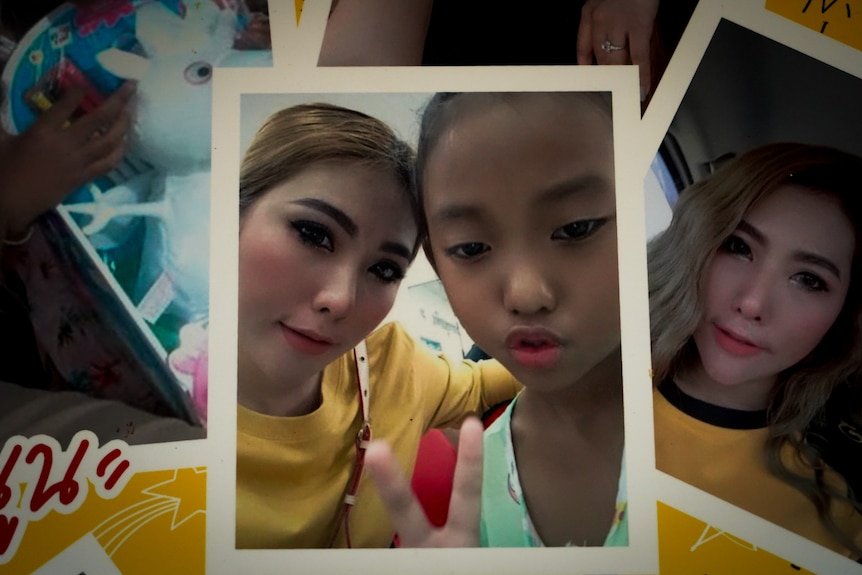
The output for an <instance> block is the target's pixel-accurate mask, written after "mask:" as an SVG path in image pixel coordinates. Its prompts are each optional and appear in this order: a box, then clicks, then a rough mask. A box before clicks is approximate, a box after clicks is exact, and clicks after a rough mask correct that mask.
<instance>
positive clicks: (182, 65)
mask: <svg viewBox="0 0 862 575" xmlns="http://www.w3.org/2000/svg"><path fill="white" fill-rule="evenodd" d="M135 17H136V36H137V39H138V41H139V42H140V46H141V48H142V49H143V53H144V54H143V55H140V54H137V53H132V52H125V51H122V50H119V49H117V48H110V49H108V50H105V51H103V52H100V53H99V54H98V55H97V60H98V61H99V63H100V64H101V65H102V66H103V67H104V68H105V69H106V70H108V71H109V72H111V73H112V74H114V75H115V76H118V77H120V78H126V79H132V80H136V81H137V82H138V89H137V92H138V95H137V110H136V119H135V127H134V136H133V141H132V148H131V151H132V153H133V154H134V155H135V156H136V157H137V158H140V159H142V160H144V161H145V162H147V163H148V164H149V165H151V166H152V167H153V169H152V170H150V171H146V172H144V173H143V174H141V175H139V176H137V177H134V178H132V179H130V180H128V181H127V182H124V183H123V184H121V185H119V186H117V187H116V188H113V189H110V190H107V191H105V192H104V193H100V194H94V201H93V202H92V203H89V204H76V205H73V206H69V207H70V209H72V211H76V212H79V213H86V214H88V215H90V216H91V220H90V221H89V223H88V225H85V226H83V231H84V233H86V234H88V235H92V234H97V232H99V231H100V230H102V229H103V228H104V226H105V225H106V224H107V223H108V221H109V220H111V219H112V218H114V217H118V216H123V217H128V216H145V217H148V218H150V219H149V220H148V221H149V223H148V229H147V240H146V241H145V246H144V252H143V254H144V255H143V256H142V260H141V268H140V274H139V278H138V288H136V291H138V295H141V294H145V295H144V296H143V301H142V303H141V304H139V309H141V307H142V306H144V305H145V304H144V302H145V301H147V299H148V298H149V300H150V304H147V305H148V306H149V308H150V311H149V312H148V313H144V312H142V313H143V315H144V317H145V318H146V319H149V320H150V321H155V318H156V317H157V316H158V315H159V314H161V313H162V311H164V310H165V308H166V307H167V306H168V305H169V306H170V310H171V311H172V313H174V314H175V315H177V316H178V317H180V318H181V319H182V320H183V321H185V322H189V321H195V320H200V319H201V318H202V317H205V316H206V315H208V305H209V297H208V293H209V292H208V290H209V203H210V193H209V192H210V149H211V122H212V75H213V68H215V67H218V66H238V65H239V66H253V65H258V66H265V65H271V63H272V53H271V52H270V51H238V50H234V49H233V48H232V45H233V41H234V34H235V31H236V22H237V14H236V12H235V11H233V10H231V9H229V8H224V9H221V8H219V7H218V6H216V4H215V3H214V1H213V0H204V1H201V2H189V3H188V4H187V5H186V9H185V15H184V17H181V16H179V15H177V14H175V13H174V12H172V11H171V10H169V9H168V8H167V7H165V6H164V5H163V4H162V3H161V2H158V1H154V2H151V3H148V4H144V5H142V6H140V7H139V8H138V10H137V12H136V16H135ZM154 293H158V294H159V295H156V296H153V294H154ZM154 299H155V300H160V303H155V304H153V303H152V301H153V300H154ZM153 310H155V311H153ZM148 314H149V315H150V316H151V317H147V315H148Z"/></svg>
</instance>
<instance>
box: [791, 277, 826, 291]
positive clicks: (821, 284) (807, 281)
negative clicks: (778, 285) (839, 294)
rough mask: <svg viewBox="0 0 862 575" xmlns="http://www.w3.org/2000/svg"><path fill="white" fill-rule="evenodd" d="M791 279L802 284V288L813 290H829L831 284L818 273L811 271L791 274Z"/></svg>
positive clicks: (797, 283) (799, 284)
mask: <svg viewBox="0 0 862 575" xmlns="http://www.w3.org/2000/svg"><path fill="white" fill-rule="evenodd" d="M790 281H792V282H793V283H795V284H796V285H798V286H800V287H801V288H802V289H805V290H807V291H812V292H825V291H829V286H828V285H827V284H826V282H825V281H824V280H823V278H821V277H820V276H818V275H817V274H814V273H811V272H799V273H797V274H794V275H793V276H791V278H790Z"/></svg>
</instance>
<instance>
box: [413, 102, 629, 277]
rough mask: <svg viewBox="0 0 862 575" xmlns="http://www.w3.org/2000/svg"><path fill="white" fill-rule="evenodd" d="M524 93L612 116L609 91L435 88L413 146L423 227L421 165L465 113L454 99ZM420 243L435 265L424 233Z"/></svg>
mask: <svg viewBox="0 0 862 575" xmlns="http://www.w3.org/2000/svg"><path fill="white" fill-rule="evenodd" d="M528 97H545V98H568V99H570V100H572V101H573V102H581V103H582V102H589V103H591V104H592V105H594V106H596V107H598V108H599V109H600V110H601V111H602V112H603V113H605V114H607V116H608V119H611V118H612V117H613V115H612V106H611V95H610V93H607V92H437V93H436V94H434V96H432V97H431V99H430V100H428V103H427V104H425V108H424V109H423V111H422V117H421V120H420V123H419V142H418V144H417V146H416V164H415V171H414V179H415V182H414V187H415V188H416V193H417V198H418V202H419V208H420V210H419V215H420V223H421V228H422V229H423V230H427V229H428V226H427V221H426V219H425V210H424V207H423V205H424V204H423V197H424V193H425V189H424V188H425V185H424V179H425V168H426V166H427V165H428V158H430V157H431V154H432V153H433V152H434V149H435V147H436V145H437V143H438V142H439V141H440V137H441V136H442V135H443V133H444V132H446V130H448V129H449V128H451V127H452V125H453V124H455V123H456V122H457V121H458V118H459V115H460V114H468V113H469V111H465V110H464V109H463V106H460V107H459V106H458V103H459V102H464V101H473V100H485V101H489V102H492V103H493V102H504V103H507V104H510V105H514V104H515V103H516V102H517V101H518V100H520V99H522V98H528ZM423 247H424V250H425V255H426V256H427V258H428V261H429V262H431V265H432V266H435V267H436V265H435V263H434V256H433V254H432V253H431V246H430V245H429V243H428V237H427V235H426V237H425V243H424V246H423Z"/></svg>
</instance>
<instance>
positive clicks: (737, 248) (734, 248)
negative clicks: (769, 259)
mask: <svg viewBox="0 0 862 575" xmlns="http://www.w3.org/2000/svg"><path fill="white" fill-rule="evenodd" d="M721 251H723V252H726V253H728V254H732V255H736V256H742V257H750V256H751V248H750V247H749V245H748V244H747V243H745V240H743V239H742V238H741V237H739V236H736V235H733V236H730V237H729V238H727V239H726V240H724V243H723V244H721Z"/></svg>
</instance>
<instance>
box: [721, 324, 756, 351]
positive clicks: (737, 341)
mask: <svg viewBox="0 0 862 575" xmlns="http://www.w3.org/2000/svg"><path fill="white" fill-rule="evenodd" d="M713 328H714V333H715V342H716V343H717V344H718V346H719V347H720V348H721V349H723V350H724V351H726V352H727V353H729V354H731V355H736V356H743V357H744V356H749V355H755V354H757V353H760V352H761V351H763V350H764V348H763V347H761V346H760V345H758V344H757V343H755V342H753V341H751V340H750V339H748V338H746V337H744V336H742V335H739V334H738V333H736V332H733V331H731V330H729V329H726V328H723V327H720V326H718V325H715V324H713Z"/></svg>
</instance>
